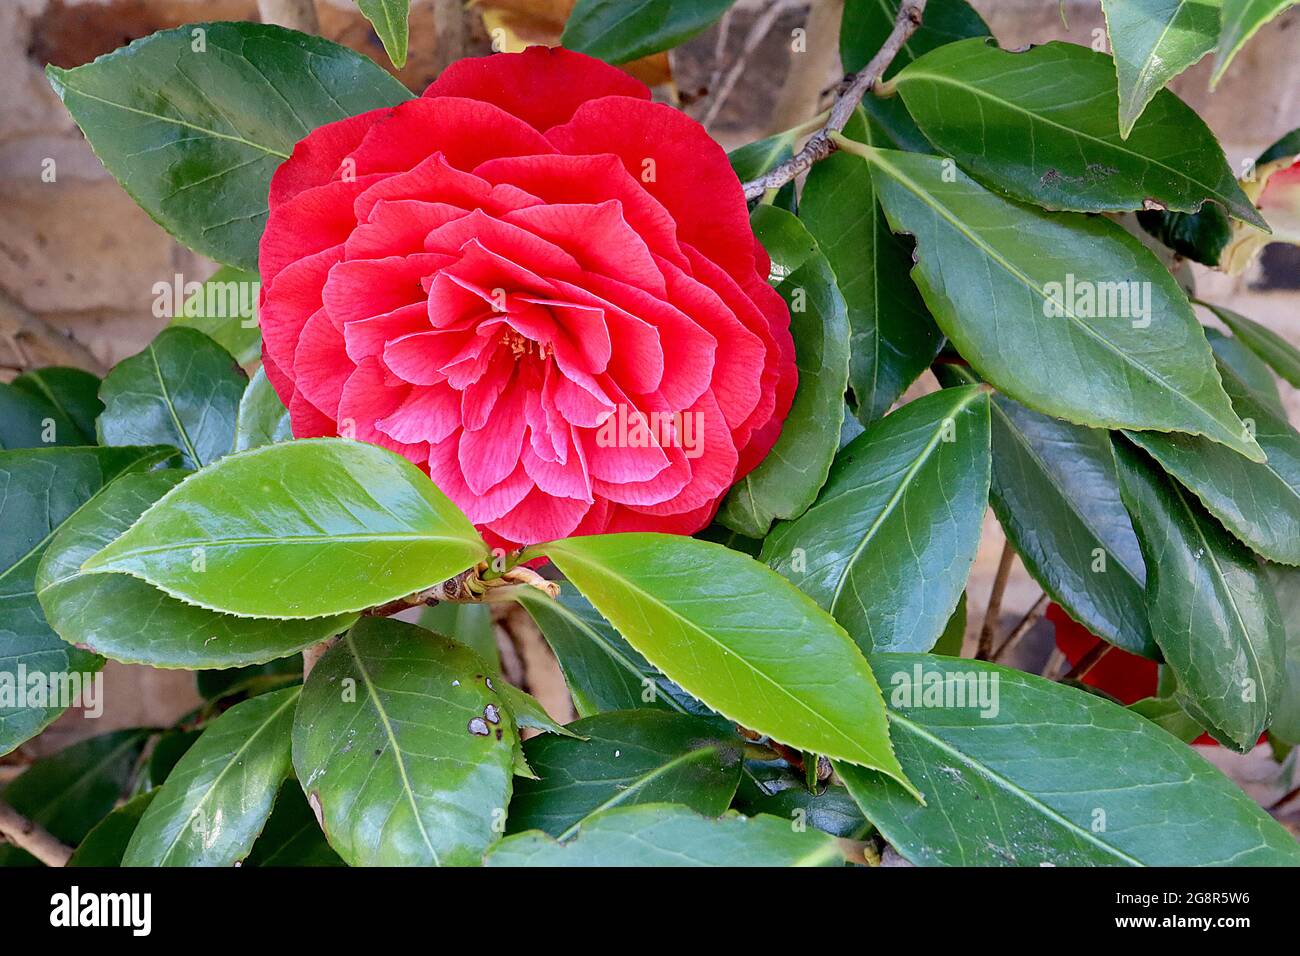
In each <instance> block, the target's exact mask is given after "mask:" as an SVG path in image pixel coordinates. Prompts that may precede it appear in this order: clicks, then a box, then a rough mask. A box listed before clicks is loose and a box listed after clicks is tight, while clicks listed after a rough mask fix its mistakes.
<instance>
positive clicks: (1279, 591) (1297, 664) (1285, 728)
mask: <svg viewBox="0 0 1300 956" xmlns="http://www.w3.org/2000/svg"><path fill="white" fill-rule="evenodd" d="M1267 573H1268V580H1269V583H1270V584H1272V585H1273V593H1274V594H1275V595H1277V603H1278V609H1279V610H1280V611H1281V615H1282V626H1283V627H1285V628H1286V677H1285V679H1284V680H1283V681H1282V688H1281V692H1280V693H1279V695H1278V701H1277V706H1276V707H1275V708H1274V710H1273V723H1272V725H1271V726H1270V727H1269V733H1270V734H1271V735H1273V736H1275V737H1277V738H1278V739H1280V740H1284V741H1286V742H1287V743H1289V744H1300V568H1283V567H1279V566H1278V565H1275V564H1274V565H1269V567H1268V572H1267Z"/></svg>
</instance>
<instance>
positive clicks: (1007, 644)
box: [989, 593, 1047, 662]
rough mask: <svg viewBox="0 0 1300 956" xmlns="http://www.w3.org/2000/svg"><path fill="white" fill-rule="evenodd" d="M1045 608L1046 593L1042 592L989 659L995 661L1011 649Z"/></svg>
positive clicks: (1041, 614)
mask: <svg viewBox="0 0 1300 956" xmlns="http://www.w3.org/2000/svg"><path fill="white" fill-rule="evenodd" d="M1046 610H1047V594H1046V593H1044V594H1040V595H1039V596H1038V600H1037V601H1035V602H1034V606H1033V607H1031V608H1030V609H1029V610H1028V611H1026V612H1025V616H1024V617H1022V618H1021V619H1020V622H1019V623H1018V624H1016V626H1015V627H1013V628H1012V629H1011V633H1010V634H1008V635H1007V639H1006V640H1005V641H1003V642H1002V644H1001V645H1000V646H999V647H998V649H997V650H996V651H994V652H993V656H992V657H990V658H989V660H991V661H995V662H996V661H1000V660H1001V659H1002V656H1003V655H1004V654H1006V652H1007V651H1009V650H1010V649H1011V647H1012V646H1013V645H1014V644H1015V643H1016V641H1018V640H1020V639H1021V638H1022V637H1024V636H1025V635H1026V634H1028V633H1029V629H1030V628H1032V627H1033V626H1034V625H1035V624H1037V623H1038V620H1039V618H1041V617H1042V616H1043V612H1044V611H1046Z"/></svg>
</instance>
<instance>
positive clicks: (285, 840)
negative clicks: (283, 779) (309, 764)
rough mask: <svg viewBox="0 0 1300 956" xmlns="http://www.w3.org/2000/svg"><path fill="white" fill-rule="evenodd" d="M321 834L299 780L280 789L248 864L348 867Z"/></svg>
mask: <svg viewBox="0 0 1300 956" xmlns="http://www.w3.org/2000/svg"><path fill="white" fill-rule="evenodd" d="M345 865H346V864H345V863H344V862H343V860H342V859H340V858H339V855H338V854H337V853H335V852H334V851H333V850H332V849H331V848H330V845H329V843H328V842H327V841H326V840H325V834H323V833H321V830H320V824H319V823H317V822H316V817H315V815H314V814H313V813H312V812H311V807H310V806H308V804H307V798H306V797H305V796H303V793H302V788H301V787H299V786H298V781H296V780H290V781H288V782H287V783H285V784H284V786H282V787H281V788H280V795H279V796H278V797H276V798H275V809H274V810H272V811H271V816H270V818H269V819H268V820H267V821H266V826H265V827H263V828H262V834H261V836H259V837H258V838H257V842H256V843H254V844H253V849H252V852H250V853H249V854H248V858H247V859H245V860H244V866H246V867H247V866H285V867H289V866H292V867H307V866H345Z"/></svg>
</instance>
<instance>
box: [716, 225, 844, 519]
mask: <svg viewBox="0 0 1300 956" xmlns="http://www.w3.org/2000/svg"><path fill="white" fill-rule="evenodd" d="M754 226H755V228H754V231H755V234H756V235H757V236H758V238H759V239H760V241H762V242H763V243H764V245H769V243H770V244H772V245H775V244H777V243H780V242H782V241H783V238H784V239H785V240H788V239H790V238H791V233H795V234H802V236H803V237H806V238H807V240H808V241H809V242H812V238H811V236H809V235H808V232H807V230H806V229H804V227H803V226H802V225H801V224H800V222H799V220H798V219H796V218H795V217H794V216H792V215H790V214H789V213H788V212H785V211H784V210H781V209H774V208H773V207H771V206H759V207H758V208H757V209H755V210H754ZM813 244H814V246H815V245H816V244H815V243H813ZM769 248H770V247H769ZM773 258H774V261H776V257H775V256H774V257H773ZM776 288H777V291H778V292H780V293H781V296H782V298H784V299H785V300H786V302H787V304H789V306H790V316H791V320H790V332H791V334H792V335H793V336H794V346H795V352H796V355H797V364H798V367H799V388H798V391H796V392H795V396H794V404H793V405H792V406H791V407H790V413H789V415H788V416H786V420H785V424H784V425H783V426H782V427H781V435H780V437H779V438H778V439H777V441H776V444H775V445H774V446H773V447H772V450H771V451H770V452H769V453H768V455H767V457H766V458H764V459H763V460H762V461H761V462H760V463H759V464H758V467H756V468H755V469H754V470H753V471H751V472H750V473H749V474H747V475H746V476H745V477H744V478H742V479H741V480H740V481H739V482H737V483H736V484H735V485H734V486H733V487H732V489H731V491H730V492H729V493H728V494H727V497H726V500H725V501H723V504H722V508H721V510H720V511H719V512H718V516H717V520H718V522H719V523H721V524H723V525H725V526H726V527H728V528H731V529H732V530H734V531H737V532H739V533H740V534H743V535H748V536H749V537H751V538H761V537H762V536H763V535H765V534H767V532H768V529H769V528H771V526H772V522H773V521H775V520H777V519H781V518H794V517H797V516H799V515H801V514H803V512H804V511H805V510H806V509H807V508H808V506H809V505H810V504H812V503H813V500H814V499H815V498H816V497H817V492H818V491H819V490H820V489H821V486H822V485H823V484H825V482H826V474H827V472H829V471H830V467H831V460H832V459H833V458H834V457H835V451H836V449H837V448H838V447H839V438H840V423H841V420H842V419H843V416H844V389H845V388H846V386H847V385H848V375H849V325H848V318H847V315H846V313H845V309H844V298H843V296H841V295H840V293H839V290H838V289H837V288H836V285H835V274H834V273H833V272H832V271H831V268H830V265H829V264H828V263H827V261H826V259H825V257H824V256H822V255H821V254H820V253H819V252H816V251H814V252H812V253H811V254H810V255H809V256H808V258H807V259H805V260H804V262H803V263H802V264H801V265H800V266H799V267H798V268H797V269H795V270H794V271H793V272H792V273H791V274H790V275H789V276H788V277H787V278H786V279H785V280H784V281H783V282H781V283H780V285H778V286H777V287H776Z"/></svg>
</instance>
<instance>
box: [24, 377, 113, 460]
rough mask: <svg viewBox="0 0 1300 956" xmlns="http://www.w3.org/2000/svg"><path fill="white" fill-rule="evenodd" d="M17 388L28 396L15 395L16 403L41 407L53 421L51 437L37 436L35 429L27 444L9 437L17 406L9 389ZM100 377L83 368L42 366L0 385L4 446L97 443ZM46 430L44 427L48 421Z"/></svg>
mask: <svg viewBox="0 0 1300 956" xmlns="http://www.w3.org/2000/svg"><path fill="white" fill-rule="evenodd" d="M14 390H16V391H17V392H20V393H22V397H25V398H27V399H28V402H27V403H23V402H22V397H13V396H12V395H11V396H10V397H11V398H12V401H13V404H14V405H15V406H19V407H22V406H23V405H24V404H26V406H27V407H29V408H40V409H41V410H42V411H44V412H45V414H47V415H48V416H49V418H50V419H51V421H52V423H53V435H52V436H51V438H52V440H51V441H46V440H45V436H44V435H39V436H37V435H36V434H35V430H33V432H34V434H33V437H34V438H36V440H34V441H30V442H28V443H25V444H17V443H14V442H13V441H12V440H11V439H10V438H9V434H8V433H9V429H11V428H12V427H13V426H14V422H13V421H12V420H11V417H12V416H13V415H14V412H15V411H17V409H16V408H11V406H10V399H7V398H6V397H5V395H6V393H11V392H12V391H14ZM98 391H99V379H98V378H96V377H95V376H94V375H91V374H90V373H89V372H85V371H82V370H81V369H79V368H62V367H58V366H55V367H51V368H40V369H33V370H32V371H30V372H24V373H23V374H22V375H19V376H18V377H17V378H15V379H14V380H13V381H12V382H10V383H9V384H8V385H7V386H5V387H4V388H2V389H0V448H36V447H38V446H40V445H49V444H57V445H93V444H95V418H96V416H98V415H99V413H100V412H101V411H103V409H104V406H103V404H102V403H101V402H100V401H99V396H98V395H97V392H98ZM40 424H41V425H42V429H41V430H42V431H44V428H43V426H44V422H43V421H42V422H41V423H40Z"/></svg>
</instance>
